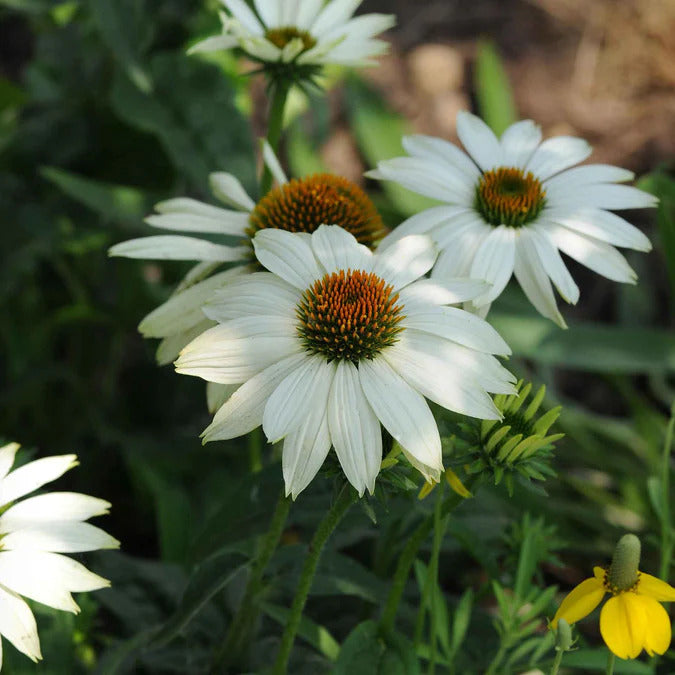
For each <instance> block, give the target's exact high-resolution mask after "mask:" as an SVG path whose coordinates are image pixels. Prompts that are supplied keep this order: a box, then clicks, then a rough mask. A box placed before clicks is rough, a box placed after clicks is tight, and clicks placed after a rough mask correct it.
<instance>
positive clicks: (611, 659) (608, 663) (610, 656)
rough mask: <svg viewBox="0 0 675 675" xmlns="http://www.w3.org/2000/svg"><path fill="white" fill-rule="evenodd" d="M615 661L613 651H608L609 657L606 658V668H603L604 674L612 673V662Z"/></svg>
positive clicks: (609, 674) (610, 674)
mask: <svg viewBox="0 0 675 675" xmlns="http://www.w3.org/2000/svg"><path fill="white" fill-rule="evenodd" d="M615 661H616V656H614V652H609V657H608V658H607V669H606V670H605V675H614V662H615Z"/></svg>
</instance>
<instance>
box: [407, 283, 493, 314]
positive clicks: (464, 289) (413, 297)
mask: <svg viewBox="0 0 675 675" xmlns="http://www.w3.org/2000/svg"><path fill="white" fill-rule="evenodd" d="M488 288H489V285H488V284H487V283H486V282H485V281H480V280H479V279H468V278H456V279H455V278H451V277H450V278H447V279H419V280H418V281H415V282H413V283H412V284H409V285H408V286H406V287H405V288H402V289H401V290H400V291H399V298H400V300H401V302H402V303H403V305H404V307H405V309H404V310H403V313H404V314H407V313H408V311H409V309H410V308H413V309H415V308H424V307H426V308H428V307H429V305H455V304H458V303H460V302H466V301H467V300H473V299H474V298H476V297H478V296H479V295H482V294H483V293H485V292H486V291H487V290H488Z"/></svg>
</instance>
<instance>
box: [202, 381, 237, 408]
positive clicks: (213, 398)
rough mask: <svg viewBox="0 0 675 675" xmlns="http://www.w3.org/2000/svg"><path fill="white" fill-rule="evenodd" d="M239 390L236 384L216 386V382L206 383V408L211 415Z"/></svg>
mask: <svg viewBox="0 0 675 675" xmlns="http://www.w3.org/2000/svg"><path fill="white" fill-rule="evenodd" d="M237 389H239V385H238V384H218V383H216V382H207V383H206V407H207V409H208V411H209V412H210V413H211V414H213V413H215V412H216V411H217V410H218V409H220V408H221V407H222V406H224V405H225V403H226V402H227V400H228V399H229V398H230V396H232V394H234V392H235V391H237Z"/></svg>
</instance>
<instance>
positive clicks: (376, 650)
mask: <svg viewBox="0 0 675 675" xmlns="http://www.w3.org/2000/svg"><path fill="white" fill-rule="evenodd" d="M419 672H420V669H419V663H418V661H417V656H416V655H415V651H414V649H413V647H412V645H411V644H410V643H409V642H408V640H407V639H406V638H405V637H403V636H402V635H399V634H396V635H392V636H391V637H390V638H389V639H387V640H385V639H384V638H383V637H382V636H380V634H379V630H378V625H377V623H376V622H375V621H365V622H364V623H361V624H359V625H358V626H357V627H356V628H355V629H354V630H353V631H352V632H351V633H350V634H349V635H348V636H347V639H346V640H345V641H344V643H343V645H342V648H341V649H340V656H339V657H338V660H337V663H336V664H335V668H334V670H333V675H419Z"/></svg>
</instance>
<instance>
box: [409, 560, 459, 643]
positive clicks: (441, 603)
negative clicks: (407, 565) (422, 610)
mask: <svg viewBox="0 0 675 675" xmlns="http://www.w3.org/2000/svg"><path fill="white" fill-rule="evenodd" d="M415 577H416V579H417V585H418V586H419V589H420V595H423V594H424V589H425V587H426V586H427V584H428V578H429V568H428V566H427V565H425V564H424V563H423V562H422V561H421V560H416V561H415ZM431 593H434V594H435V597H434V605H433V607H434V609H435V611H436V616H435V617H431V622H432V625H433V626H435V627H436V636H437V637H438V641H439V642H440V644H441V647H443V651H444V652H445V653H446V654H447V653H449V652H450V634H449V632H448V631H449V629H450V619H449V617H448V604H447V602H446V601H445V596H444V595H443V591H441V589H440V587H439V585H438V582H437V581H436V580H434V583H433V587H432V588H431ZM431 593H429V595H428V597H427V609H428V610H429V613H430V614H431V608H432V603H431V600H432V598H431Z"/></svg>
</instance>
